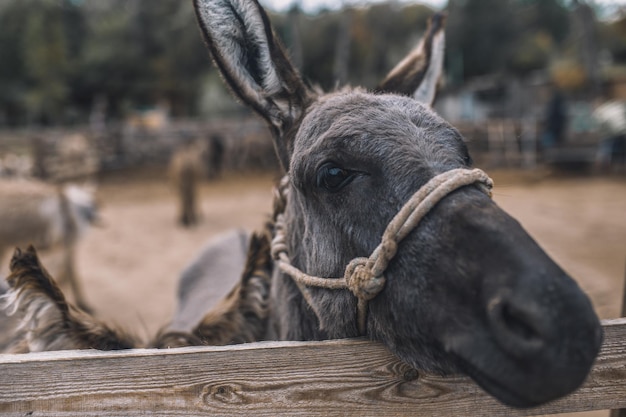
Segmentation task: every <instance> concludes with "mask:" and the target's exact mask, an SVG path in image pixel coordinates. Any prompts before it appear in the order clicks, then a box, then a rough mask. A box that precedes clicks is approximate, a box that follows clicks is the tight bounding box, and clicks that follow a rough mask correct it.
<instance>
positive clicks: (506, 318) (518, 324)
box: [500, 304, 540, 340]
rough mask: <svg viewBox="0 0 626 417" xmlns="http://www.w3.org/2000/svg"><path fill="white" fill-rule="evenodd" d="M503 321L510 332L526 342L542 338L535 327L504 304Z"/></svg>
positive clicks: (502, 310)
mask: <svg viewBox="0 0 626 417" xmlns="http://www.w3.org/2000/svg"><path fill="white" fill-rule="evenodd" d="M500 315H501V319H502V321H503V323H504V325H505V326H506V327H507V328H508V329H509V331H511V332H513V333H515V334H517V335H518V336H520V337H521V338H523V339H525V340H530V339H533V338H540V336H539V333H538V332H537V330H536V329H535V328H534V327H533V325H532V324H531V323H530V322H529V321H528V320H527V319H526V318H525V317H522V316H521V315H520V314H519V312H516V311H513V310H512V308H511V306H509V305H508V304H504V305H503V306H502V309H501V311H500Z"/></svg>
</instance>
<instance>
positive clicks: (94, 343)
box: [0, 223, 272, 353]
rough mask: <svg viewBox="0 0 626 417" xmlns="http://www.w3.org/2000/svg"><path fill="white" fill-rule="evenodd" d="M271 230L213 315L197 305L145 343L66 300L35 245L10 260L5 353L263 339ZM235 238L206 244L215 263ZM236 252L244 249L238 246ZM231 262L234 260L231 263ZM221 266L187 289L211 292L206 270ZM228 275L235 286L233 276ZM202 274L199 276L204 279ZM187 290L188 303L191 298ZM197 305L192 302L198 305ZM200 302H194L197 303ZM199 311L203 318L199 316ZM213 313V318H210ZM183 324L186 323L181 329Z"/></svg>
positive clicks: (1, 322) (254, 242)
mask: <svg viewBox="0 0 626 417" xmlns="http://www.w3.org/2000/svg"><path fill="white" fill-rule="evenodd" d="M271 230H272V226H271V224H270V223H268V224H267V225H266V226H265V228H264V229H263V230H261V231H259V232H257V233H253V234H252V235H250V236H249V238H248V235H247V234H246V235H241V236H242V237H243V236H245V238H248V239H247V240H248V243H247V250H243V252H244V253H247V255H248V256H247V258H243V260H242V263H243V265H244V269H243V272H242V273H240V275H239V277H240V279H239V280H238V281H236V280H235V286H234V288H233V289H232V290H231V291H230V292H229V293H228V294H226V296H225V297H223V298H222V299H221V300H219V302H217V303H216V305H215V306H214V307H213V308H212V309H207V306H206V305H205V306H201V305H191V306H189V307H186V308H184V310H183V311H179V312H178V313H177V317H178V316H180V317H179V318H178V320H177V322H175V323H172V325H170V326H169V327H164V328H163V329H162V330H161V331H160V332H159V333H158V334H157V335H156V336H155V337H154V338H152V339H151V340H143V339H142V338H140V337H139V336H137V335H135V334H133V333H131V332H128V331H126V330H125V329H123V328H121V327H119V326H115V325H112V324H109V323H106V322H104V321H102V320H100V319H98V318H97V317H94V316H92V315H91V314H89V313H88V312H85V311H84V310H83V309H81V308H79V307H77V306H75V305H74V304H73V303H71V302H70V301H68V300H67V299H66V298H65V295H64V294H63V292H62V291H61V290H60V289H59V287H58V286H57V284H56V282H55V280H54V278H53V277H52V276H51V275H50V273H49V272H48V271H47V270H46V269H45V267H44V266H43V265H42V264H41V262H40V260H39V257H38V255H37V251H36V250H35V249H34V248H33V247H32V246H29V247H28V249H26V250H25V251H22V250H20V249H19V248H18V249H16V250H15V252H14V254H13V257H12V258H11V273H10V275H9V276H8V277H7V283H8V285H9V288H8V290H7V291H6V293H5V294H4V295H2V296H1V297H0V302H2V305H3V307H4V309H3V311H2V313H4V316H0V330H2V331H1V332H0V352H4V353H27V352H41V351H49V350H67V349H99V350H119V349H130V348H138V347H153V348H171V347H182V346H200V345H226V344H234V343H246V342H254V341H258V340H261V339H262V338H263V337H264V334H265V332H266V329H267V320H268V317H269V295H270V291H269V287H270V281H271V269H272V259H271V256H270V240H271ZM239 235H240V233H237V235H235V236H234V238H235V240H236V241H237V242H236V244H235V246H239V245H240V244H241V243H242V242H241V239H240V236H239ZM232 239H233V235H228V236H225V239H220V240H219V241H218V242H213V243H210V244H209V245H207V249H206V250H207V253H208V256H209V258H210V257H211V256H212V255H213V254H216V253H218V254H219V252H220V250H221V249H222V247H223V246H224V243H227V242H230V241H232ZM236 249H239V248H238V247H237V248H236ZM227 264H228V262H227ZM219 265H220V260H219V259H218V260H217V262H216V263H214V264H213V265H212V268H201V269H200V270H199V271H188V272H189V279H191V281H195V282H189V281H188V280H187V281H185V280H183V281H182V282H181V284H183V286H185V287H189V285H191V287H193V289H194V290H195V291H198V290H199V291H205V292H206V288H203V285H202V284H205V285H204V287H206V284H210V283H211V280H210V279H209V277H207V276H206V275H202V272H203V271H210V272H213V273H215V272H218V271H219V270H216V269H215V267H216V266H218V268H219ZM226 266H227V268H226V269H225V270H222V271H221V272H222V273H224V274H226V275H227V276H226V277H224V278H226V279H227V280H228V281H231V280H232V275H233V271H235V270H236V269H234V268H232V267H230V268H229V267H228V265H226ZM198 273H199V274H200V276H198ZM188 295H189V292H188V291H186V290H185V291H184V294H183V296H184V297H185V300H190V299H189V298H188V297H187V296H188ZM191 301H193V300H191ZM192 304H193V303H192ZM194 308H196V309H197V310H198V311H200V312H201V314H200V315H198V313H197V312H193V311H191V310H193V309H194ZM207 310H208V312H207ZM181 323H182V324H181Z"/></svg>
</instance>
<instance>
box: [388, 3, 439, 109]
mask: <svg viewBox="0 0 626 417" xmlns="http://www.w3.org/2000/svg"><path fill="white" fill-rule="evenodd" d="M445 21H446V16H445V14H443V13H437V14H435V15H434V16H432V17H431V18H430V19H429V22H428V29H427V30H426V34H425V35H424V37H423V38H422V40H421V41H420V43H419V44H418V45H417V47H416V48H415V49H414V50H413V51H411V52H410V53H409V54H408V55H407V56H406V57H405V58H404V59H403V60H402V61H401V62H400V63H399V64H398V65H396V67H395V68H394V69H392V70H391V72H389V74H388V75H387V77H386V78H385V79H384V80H383V82H382V83H380V85H379V86H378V87H377V88H376V90H377V91H380V92H386V93H396V94H402V95H407V96H412V97H413V98H415V99H416V100H418V101H420V102H422V103H425V104H428V105H429V106H432V104H433V103H434V101H435V95H436V94H437V83H438V82H439V78H440V77H441V73H442V72H443V58H444V48H445V35H444V30H443V28H444V25H445Z"/></svg>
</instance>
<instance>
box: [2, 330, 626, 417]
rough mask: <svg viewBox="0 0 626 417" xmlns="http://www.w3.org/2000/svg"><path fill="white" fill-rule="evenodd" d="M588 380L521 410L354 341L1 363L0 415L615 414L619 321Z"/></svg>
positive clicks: (621, 364)
mask: <svg viewBox="0 0 626 417" xmlns="http://www.w3.org/2000/svg"><path fill="white" fill-rule="evenodd" d="M603 324H604V329H605V335H606V336H605V343H604V346H603V349H602V353H601V355H600V357H599V359H598V361H597V363H596V365H595V367H594V369H593V371H592V373H591V375H590V377H589V378H588V381H587V383H586V384H585V385H584V386H583V387H582V388H581V389H580V390H578V391H577V392H576V393H574V394H572V395H570V396H568V397H567V398H565V399H562V400H559V401H556V402H554V403H551V404H548V405H545V406H543V407H539V408H535V409H530V410H514V409H510V408H507V407H505V406H503V405H501V404H499V403H497V402H496V401H495V400H493V399H492V398H491V397H489V396H488V395H487V394H485V393H484V392H482V390H481V389H480V388H478V387H477V386H476V385H475V384H474V383H472V382H471V381H470V380H469V379H468V378H465V377H460V376H454V377H439V376H434V375H422V374H419V375H418V373H417V372H415V371H414V370H413V369H411V368H409V367H408V366H406V365H405V364H403V363H401V362H400V361H398V360H397V359H395V358H394V357H393V356H392V355H391V354H390V353H389V352H388V351H387V350H386V349H385V348H384V347H383V346H382V345H380V344H377V343H372V342H368V341H365V340H358V339H356V340H338V341H326V342H316V343H308V342H286V343H274V342H268V343H254V344H247V345H238V346H230V347H206V348H182V349H171V350H131V351H121V352H95V351H66V352H45V353H35V354H26V355H0V414H1V415H3V416H24V415H37V416H113V415H116V416H117V415H124V416H139V415H153V416H209V415H211V416H216V415H259V416H265V415H267V416H279V415H289V416H295V415H312V416H314V415H320V416H321V415H346V416H349V415H358V416H368V415H385V416H400V415H413V416H449V415H472V416H493V415H509V416H523V415H536V414H549V413H556V412H575V411H586V410H601V409H610V408H621V407H626V319H619V320H612V321H606V322H604V323H603Z"/></svg>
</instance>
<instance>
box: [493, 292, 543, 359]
mask: <svg viewBox="0 0 626 417" xmlns="http://www.w3.org/2000/svg"><path fill="white" fill-rule="evenodd" d="M488 314H489V321H490V323H491V327H492V330H493V333H494V336H495V338H496V340H497V341H498V343H499V344H500V345H501V346H502V347H503V348H504V349H505V350H507V351H508V352H509V353H511V354H513V355H517V356H526V355H530V354H533V353H536V352H538V351H539V350H540V349H541V348H543V346H544V337H543V332H542V331H541V327H542V325H541V315H540V314H538V312H536V311H535V310H533V308H532V307H531V306H529V305H516V304H515V303H513V302H511V300H507V299H503V298H501V297H496V298H494V299H493V300H492V301H491V302H490V303H489V306H488Z"/></svg>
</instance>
